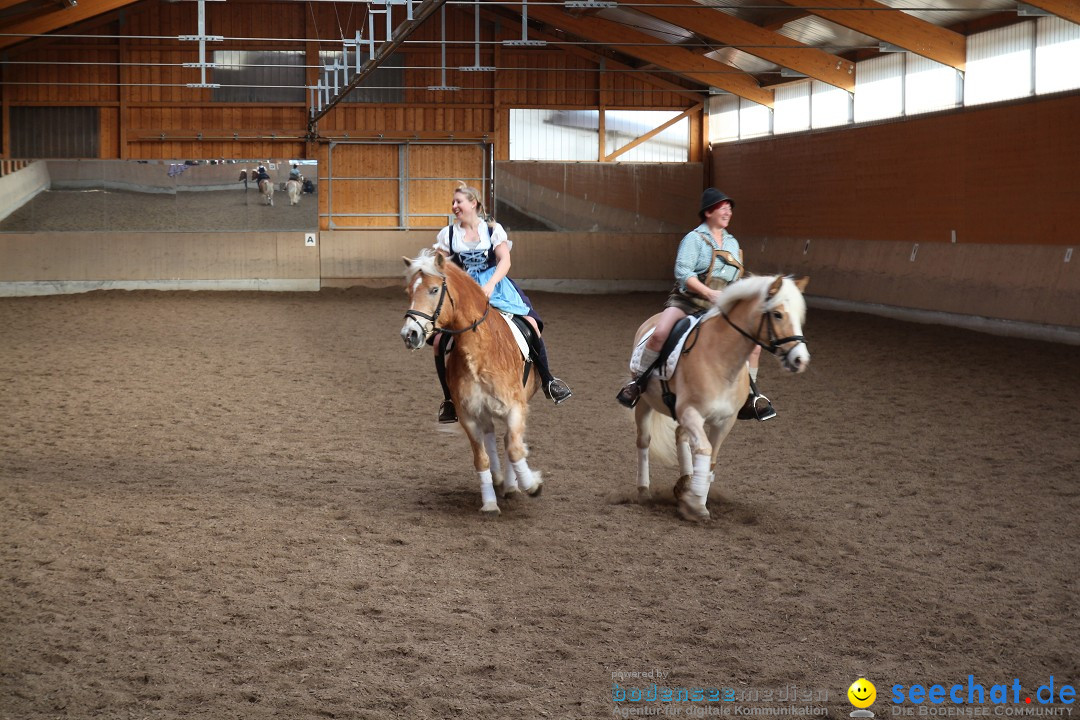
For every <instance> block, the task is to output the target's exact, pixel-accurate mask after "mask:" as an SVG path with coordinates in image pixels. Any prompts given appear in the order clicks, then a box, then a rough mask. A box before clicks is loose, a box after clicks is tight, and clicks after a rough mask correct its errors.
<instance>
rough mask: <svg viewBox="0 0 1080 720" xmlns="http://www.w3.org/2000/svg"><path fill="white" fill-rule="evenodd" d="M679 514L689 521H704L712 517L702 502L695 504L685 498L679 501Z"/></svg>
mask: <svg viewBox="0 0 1080 720" xmlns="http://www.w3.org/2000/svg"><path fill="white" fill-rule="evenodd" d="M679 516H680V517H682V519H683V520H689V521H690V522H705V521H706V520H708V519H709V518H710V517H712V516H711V515H709V510H708V508H706V507H705V505H704V503H702V504H701V505H697V504H694V503H689V502H687V501H686V500H680V501H679Z"/></svg>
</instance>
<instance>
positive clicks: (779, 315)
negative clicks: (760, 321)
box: [772, 310, 784, 320]
mask: <svg viewBox="0 0 1080 720" xmlns="http://www.w3.org/2000/svg"><path fill="white" fill-rule="evenodd" d="M772 316H773V317H774V318H776V319H777V320H783V319H784V313H782V312H780V311H779V310H773V314H772Z"/></svg>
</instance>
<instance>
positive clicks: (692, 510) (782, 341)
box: [635, 276, 810, 520]
mask: <svg viewBox="0 0 1080 720" xmlns="http://www.w3.org/2000/svg"><path fill="white" fill-rule="evenodd" d="M808 280H809V278H800V279H799V280H792V279H791V278H788V277H783V276H777V277H769V276H761V277H747V278H744V279H742V280H740V281H738V282H735V283H732V284H731V285H729V286H728V287H727V289H725V290H724V292H723V294H722V296H721V297H720V300H719V301H718V302H717V304H716V307H714V308H712V309H710V310H709V311H708V312H707V313H705V315H704V316H703V318H702V320H701V322H700V323H699V324H698V325H697V327H695V328H694V329H692V330H691V331H690V333H691V335H690V336H689V337H688V338H687V340H686V345H685V347H684V349H683V350H682V355H681V356H680V358H679V361H678V366H677V367H676V368H675V372H674V373H673V375H672V377H671V378H670V379H669V380H667V382H666V384H667V390H669V391H670V393H672V394H674V398H668V400H669V401H671V400H673V403H674V409H673V410H670V409H669V408H668V405H667V404H666V403H665V398H664V391H665V388H664V387H663V384H664V383H662V382H661V381H660V380H658V379H657V378H654V379H653V381H652V382H651V383H649V387H648V389H647V391H646V392H645V393H644V394H643V395H642V397H641V399H642V402H639V403H638V404H637V407H636V409H635V421H636V423H637V447H638V478H637V479H638V493H639V494H640V495H641V496H642V497H649V494H650V493H649V446H650V444H651V443H653V441H654V440H655V441H656V444H655V445H653V449H654V451H655V452H656V456H657V459H660V460H663V461H665V462H667V463H668V464H675V462H676V455H677V462H678V465H679V470H680V475H681V477H680V478H679V481H678V483H676V485H675V498H676V499H677V500H678V501H679V514H680V515H682V516H683V517H684V518H686V519H688V520H707V519H708V518H709V511H708V510H707V509H706V507H705V502H706V498H707V497H708V493H709V484H710V483H711V482H712V480H713V473H714V468H715V465H716V456H717V452H718V451H719V449H720V445H721V443H723V442H724V438H726V437H727V434H728V433H729V432H730V431H731V427H732V425H734V424H735V418H736V416H737V414H738V412H739V408H740V407H742V404H743V401H744V400H745V399H746V397H747V394H748V391H749V389H750V375H749V371H748V369H747V360H748V359H749V358H750V353H751V352H752V351H753V349H754V347H755V346H756V345H760V346H761V347H763V348H764V349H766V350H768V351H769V352H771V353H772V354H774V355H776V356H777V357H779V359H780V364H781V365H782V366H783V367H784V369H786V370H789V371H791V372H795V373H801V372H802V371H803V370H805V369H806V366H807V365H808V364H809V363H810V353H809V352H808V351H807V349H806V342H805V340H804V338H803V335H802V326H803V322H804V320H805V318H806V301H805V299H804V298H803V296H802V292H803V290H804V289H805V288H806V283H807V281H808ZM658 317H659V315H655V316H653V317H652V318H650V319H649V320H647V321H646V322H645V323H644V324H643V325H642V326H641V327H640V328H638V331H637V335H636V337H635V345H638V344H640V343H642V342H643V341H644V338H645V335H646V334H647V333H648V331H649V330H651V329H652V327H653V326H654V325H655V323H656V320H657V318H658ZM672 415H674V416H675V419H674V420H672V417H671V416H672Z"/></svg>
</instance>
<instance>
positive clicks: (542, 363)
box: [530, 335, 574, 405]
mask: <svg viewBox="0 0 1080 720" xmlns="http://www.w3.org/2000/svg"><path fill="white" fill-rule="evenodd" d="M535 339H536V343H535V344H532V343H530V349H531V350H532V361H533V365H535V366H536V372H537V373H538V374H539V375H540V387H542V388H543V389H544V395H545V396H547V397H548V399H550V400H551V401H552V402H554V403H555V404H556V405H559V404H561V403H563V402H565V401H566V400H569V399H570V396H571V395H573V394H574V393H572V392H571V391H570V386H569V385H567V384H566V383H565V382H563V381H562V380H560V379H559V378H557V377H555V376H554V375H552V374H551V370H549V369H548V358H547V345H546V344H545V343H544V339H543V338H542V337H540V336H539V335H536V336H535Z"/></svg>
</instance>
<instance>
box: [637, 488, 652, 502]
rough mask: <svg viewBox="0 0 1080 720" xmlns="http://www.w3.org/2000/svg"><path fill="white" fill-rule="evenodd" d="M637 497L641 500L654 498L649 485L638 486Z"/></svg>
mask: <svg viewBox="0 0 1080 720" xmlns="http://www.w3.org/2000/svg"><path fill="white" fill-rule="evenodd" d="M637 499H638V500H641V501H645V500H652V490H650V489H649V488H648V487H643V486H638V489H637Z"/></svg>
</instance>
